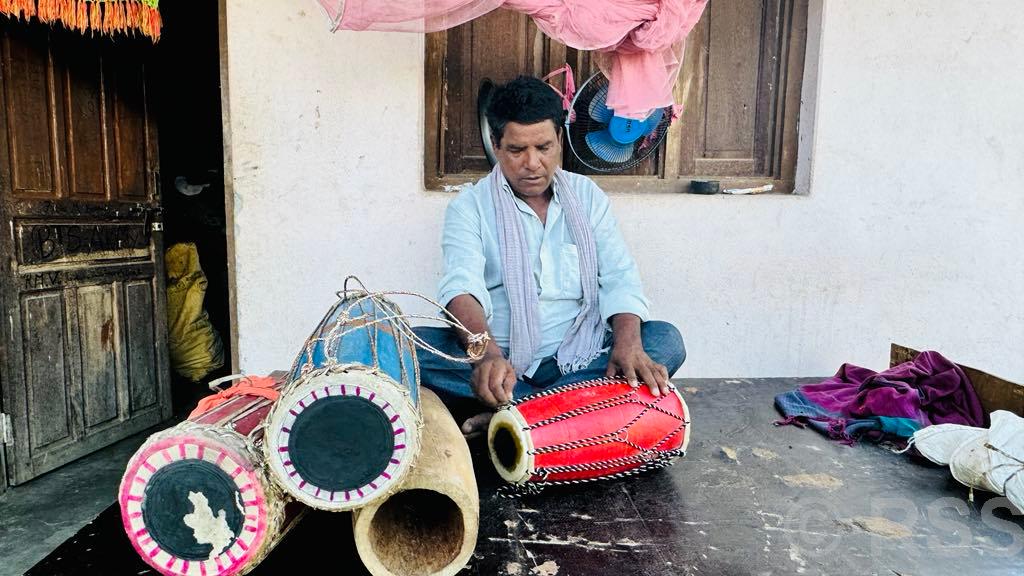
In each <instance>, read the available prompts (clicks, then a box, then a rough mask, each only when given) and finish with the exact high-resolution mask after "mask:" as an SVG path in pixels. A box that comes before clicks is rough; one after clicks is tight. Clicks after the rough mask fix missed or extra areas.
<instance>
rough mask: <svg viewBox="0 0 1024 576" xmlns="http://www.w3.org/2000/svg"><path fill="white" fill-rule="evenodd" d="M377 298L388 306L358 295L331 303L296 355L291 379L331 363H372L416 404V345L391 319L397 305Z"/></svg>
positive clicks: (395, 314) (369, 364) (395, 312)
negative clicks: (384, 306)
mask: <svg viewBox="0 0 1024 576" xmlns="http://www.w3.org/2000/svg"><path fill="white" fill-rule="evenodd" d="M380 300H382V301H383V302H384V303H385V305H386V306H387V307H388V309H382V306H379V305H377V304H376V303H375V302H374V301H373V300H371V299H368V298H362V297H358V296H350V297H348V298H343V299H341V300H339V301H338V302H337V303H336V304H335V305H334V306H332V307H331V309H330V310H329V311H328V312H327V315H325V316H324V318H323V320H321V321H320V325H319V326H318V327H317V329H316V331H315V332H314V333H313V334H312V335H311V336H310V337H309V339H308V340H307V341H306V342H307V345H306V346H304V347H303V350H302V351H301V352H300V353H299V356H298V358H296V360H295V364H294V365H293V366H292V374H291V379H292V380H293V381H294V380H297V379H299V378H300V377H301V376H302V374H303V372H308V371H310V370H314V369H316V368H323V367H324V366H326V365H327V364H328V363H331V362H333V363H337V364H362V365H363V366H373V367H376V368H378V369H379V370H381V371H382V372H384V373H385V374H387V375H388V376H390V377H391V379H392V380H394V381H395V382H397V383H398V384H399V385H401V386H402V387H404V388H406V389H408V390H409V393H410V395H411V396H412V399H413V402H414V403H415V404H419V374H418V373H417V364H416V347H415V346H414V345H413V343H412V342H411V341H410V340H409V338H407V337H406V336H405V335H403V334H401V333H400V332H399V331H398V330H396V326H395V325H394V322H393V321H392V320H393V319H394V318H395V317H396V316H399V315H401V311H400V310H399V309H398V306H397V305H396V304H394V303H392V302H390V301H388V300H384V299H383V298H381V299H380ZM339 327H341V328H342V330H340V332H342V334H341V335H338V332H339ZM332 335H333V336H332Z"/></svg>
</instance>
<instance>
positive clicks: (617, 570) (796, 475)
mask: <svg viewBox="0 0 1024 576" xmlns="http://www.w3.org/2000/svg"><path fill="white" fill-rule="evenodd" d="M802 382H805V381H799V380H792V379H761V380H744V379H730V380H681V381H678V382H677V386H679V387H680V389H681V390H682V391H683V393H684V397H685V398H686V399H687V403H688V404H689V406H690V410H691V415H692V419H693V422H694V424H693V428H692V433H693V435H692V438H693V440H692V442H691V444H690V448H689V452H688V454H687V456H686V457H685V458H684V459H682V460H680V461H679V462H678V463H677V464H676V465H675V466H673V467H671V468H669V469H667V470H664V471H658V472H654V473H649V474H646V475H644V476H641V477H637V478H633V479H628V480H620V481H614V482H605V483H599V484H593V485H589V486H584V487H572V488H559V489H548V490H546V491H544V492H543V493H541V494H540V495H536V496H529V497H524V498H522V499H519V500H508V499H503V498H500V497H498V496H497V495H496V494H495V488H496V486H497V485H498V484H499V482H498V480H497V478H496V475H495V473H494V472H493V469H492V468H491V467H490V465H489V462H488V461H487V459H486V456H485V454H484V451H485V446H483V445H482V443H474V444H471V450H472V452H473V454H474V459H475V464H476V466H477V476H478V478H479V481H480V501H481V523H480V534H479V539H478V544H477V549H476V554H475V555H474V557H473V560H472V561H471V563H470V566H469V568H468V569H467V570H466V571H464V572H463V574H473V575H487V576H492V575H495V574H502V575H508V576H534V575H538V576H539V575H542V574H549V575H550V574H555V573H556V572H554V571H553V570H555V569H557V574H559V575H562V576H566V575H584V576H598V575H604V574H617V575H632V574H635V575H641V574H643V575H662V576H669V575H682V574H693V575H700V574H722V575H727V576H739V575H747V574H750V575H754V574H757V575H766V574H776V575H781V574H844V575H846V574H856V575H868V574H879V575H886V576H892V575H911V574H913V575H915V576H921V575H930V574H936V575H939V574H942V575H946V574H958V575H960V576H967V575H974V574H979V575H981V574H984V575H986V576H989V575H991V576H999V575H1004V574H1005V575H1015V576H1016V575H1020V574H1024V516H1014V515H1013V512H1012V511H1011V510H1010V509H1009V508H1007V501H1006V500H1005V499H1004V498H996V497H992V496H991V495H984V494H980V493H979V494H977V495H976V498H975V500H974V502H969V501H968V500H967V490H966V489H965V488H963V487H962V486H960V485H959V484H957V483H956V482H955V481H954V480H952V478H951V477H950V475H949V472H948V470H946V469H943V468H939V467H932V466H925V465H922V464H920V463H918V462H917V461H914V460H911V459H909V458H908V457H907V456H906V455H897V454H893V453H891V452H889V451H887V450H885V449H884V448H881V447H878V446H874V445H860V446H855V447H847V446H842V445H839V444H836V443H833V442H830V441H828V440H827V439H825V438H824V437H822V436H820V435H818V434H817V433H815V432H813V431H810V430H802V429H798V428H795V427H781V428H776V427H774V426H773V425H772V422H773V421H775V420H776V419H777V418H778V415H777V414H776V412H775V410H774V408H773V406H772V399H773V397H774V395H775V394H777V393H779V392H782V391H785V390H788V389H791V388H793V387H795V386H796V385H798V384H800V383H802ZM141 440H142V438H141V437H140V438H133V439H131V440H128V441H125V442H122V443H121V444H119V445H117V446H115V447H113V448H111V449H108V450H106V451H104V452H102V453H99V454H96V455H94V456H93V457H91V458H88V459H86V460H83V461H81V462H78V463H75V464H73V465H71V466H68V467H65V468H62V469H60V470H58V471H56V472H54V473H52V474H50V475H47V476H46V477H44V478H41V479H39V480H38V481H36V482H33V483H31V484H29V485H28V486H25V487H22V488H16V489H14V490H12V491H10V492H8V493H7V494H6V495H4V496H3V497H0V555H2V557H3V558H4V559H5V562H4V563H3V565H2V566H0V572H2V573H4V574H7V573H10V574H20V573H21V571H23V570H25V569H27V568H29V567H30V566H32V564H33V563H34V562H35V561H37V560H39V559H40V558H42V557H43V556H46V555H47V553H49V552H51V551H53V552H52V553H51V554H49V556H48V557H47V558H45V559H44V560H43V561H42V562H40V563H39V564H37V565H36V566H35V567H34V568H32V569H31V571H30V574H32V575H35V574H47V575H49V574H104V575H106V574H111V575H114V574H143V573H153V572H152V571H148V570H147V566H146V565H145V564H143V563H142V562H141V560H139V559H138V557H136V556H135V555H134V553H133V552H132V550H131V548H130V546H129V544H128V542H127V539H126V538H125V536H124V534H123V532H121V530H122V528H121V526H120V517H119V514H118V510H117V507H116V505H111V504H110V503H111V502H113V499H114V492H115V488H116V485H117V481H118V479H119V477H120V475H121V473H122V471H123V467H124V464H125V462H126V460H127V458H128V457H129V456H130V453H131V452H132V450H133V449H134V447H135V446H136V445H138V444H139V443H140V442H141ZM104 509H105V510H104ZM101 510H103V512H102V514H100V516H99V517H98V518H97V519H96V520H95V521H94V522H92V523H91V524H89V525H88V526H86V527H85V528H83V529H82V530H81V531H80V532H78V534H77V535H75V536H74V537H73V538H71V539H70V540H68V541H67V542H66V543H64V544H63V545H61V546H60V547H59V548H58V547H57V545H58V544H60V543H61V542H62V541H63V540H65V539H67V538H69V537H70V536H72V535H73V534H75V531H76V529H77V528H79V527H82V526H83V525H85V523H86V522H87V521H88V520H89V519H91V518H92V517H93V516H95V515H96V513H97V512H100V511H101ZM317 550H330V552H331V558H332V561H333V563H334V564H335V565H336V566H337V567H338V568H339V572H340V573H346V574H365V571H364V570H363V569H362V567H361V565H360V563H359V560H358V557H357V556H356V555H355V552H354V546H352V544H351V525H350V520H349V518H348V515H344V514H342V515H339V514H329V513H315V514H310V515H308V516H307V517H306V519H305V520H303V521H302V522H301V523H300V524H299V526H298V527H297V528H296V529H295V530H293V531H292V532H291V533H290V534H289V536H288V537H287V538H285V540H284V541H283V542H282V543H281V544H280V545H279V546H278V548H277V549H276V550H275V551H274V553H272V554H271V555H270V557H269V558H268V559H267V560H266V561H265V562H264V563H263V564H262V565H261V566H260V567H259V568H257V569H256V570H255V571H253V572H252V574H279V573H287V572H288V571H294V568H295V558H297V557H301V556H307V557H308V555H309V554H310V553H311V551H317ZM7 570H10V572H8V571H7Z"/></svg>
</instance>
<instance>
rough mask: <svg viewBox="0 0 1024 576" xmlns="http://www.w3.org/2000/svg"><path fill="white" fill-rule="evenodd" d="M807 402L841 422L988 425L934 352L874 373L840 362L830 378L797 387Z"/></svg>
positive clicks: (968, 389) (965, 384)
mask: <svg viewBox="0 0 1024 576" xmlns="http://www.w3.org/2000/svg"><path fill="white" fill-rule="evenodd" d="M800 391H801V392H803V394H804V395H805V396H806V397H807V399H808V400H810V401H811V402H813V403H815V404H817V405H819V406H821V407H822V408H824V409H825V410H828V411H829V412H835V413H837V414H841V415H842V416H844V417H845V418H868V417H872V416H890V417H895V418H910V419H912V420H915V421H917V422H919V423H920V424H921V425H922V426H930V425H932V424H964V425H967V426H979V427H987V426H988V415H987V414H986V413H985V411H984V410H982V408H981V402H980V401H979V400H978V395H977V393H975V391H974V387H973V386H972V385H971V382H970V380H968V379H967V375H966V374H964V371H963V370H961V369H960V367H959V366H957V365H956V364H954V363H952V362H950V361H949V360H947V359H946V358H944V357H943V356H942V355H941V354H939V353H938V352H930V351H928V352H921V353H920V354H918V355H917V357H916V358H914V359H913V360H911V361H910V362H904V363H903V364H900V365H898V366H893V367H892V368H889V369H888V370H886V371H884V372H875V371H873V370H869V369H867V368H861V367H860V366H854V365H852V364H843V365H842V366H841V367H840V368H839V372H837V373H836V375H835V376H834V377H832V378H829V379H828V380H825V381H824V382H821V383H819V384H809V385H806V386H802V387H800Z"/></svg>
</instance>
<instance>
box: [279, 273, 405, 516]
mask: <svg viewBox="0 0 1024 576" xmlns="http://www.w3.org/2000/svg"><path fill="white" fill-rule="evenodd" d="M347 294H349V295H348V296H347V297H345V298H342V299H341V300H340V301H339V302H337V303H336V304H335V305H334V306H333V307H332V308H331V309H330V310H329V311H328V313H327V315H325V316H324V319H323V320H322V321H321V322H320V325H319V326H318V327H317V329H316V330H315V331H314V332H313V334H312V335H311V336H310V338H309V339H308V340H307V342H306V345H305V346H304V347H303V350H302V351H301V352H300V353H299V355H298V358H297V359H296V361H295V366H294V367H293V369H292V373H291V381H290V382H289V384H288V385H287V386H286V387H285V389H284V390H283V391H282V394H281V398H280V400H278V402H277V404H276V405H275V407H274V410H273V412H272V413H271V415H270V418H269V421H268V425H267V432H266V437H267V442H266V444H265V450H266V456H267V462H268V465H269V468H270V472H271V476H272V477H273V479H274V481H275V482H276V483H278V484H279V485H280V486H281V487H282V488H283V489H284V490H285V491H286V492H288V493H289V494H290V495H291V496H293V497H294V498H295V499H297V500H299V501H301V502H303V503H304V504H307V505H309V506H312V507H314V508H319V509H322V510H334V511H340V510H351V509H354V508H358V507H360V506H364V505H366V504H368V503H369V502H372V501H374V500H375V499H377V498H379V497H381V496H384V495H386V494H388V493H389V491H391V490H392V489H393V488H394V486H395V485H396V484H397V483H398V482H400V481H401V480H402V478H403V477H404V476H405V475H406V474H407V473H408V470H409V468H410V466H411V465H412V461H413V460H414V459H415V457H416V454H417V452H418V449H419V434H420V415H419V408H418V402H419V391H418V385H419V378H418V372H417V370H418V368H417V365H416V352H415V347H414V345H413V343H412V341H411V340H410V339H409V338H408V337H406V336H405V335H404V334H403V333H402V331H401V330H399V327H398V323H397V322H396V321H395V320H392V319H393V318H395V317H396V316H398V315H399V314H400V312H399V310H398V307H397V306H396V305H394V304H392V303H390V302H388V301H386V300H384V299H383V298H378V299H369V298H365V297H364V295H362V293H354V294H353V293H347Z"/></svg>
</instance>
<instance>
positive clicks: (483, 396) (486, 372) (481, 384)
mask: <svg viewBox="0 0 1024 576" xmlns="http://www.w3.org/2000/svg"><path fill="white" fill-rule="evenodd" d="M472 385H473V392H474V393H475V394H476V397H477V398H479V399H480V401H481V402H483V403H484V404H486V405H487V406H490V407H492V408H496V407H498V406H499V405H501V404H505V403H508V402H510V401H511V400H512V389H513V388H514V387H515V385H516V371H515V369H514V368H512V364H511V363H510V362H509V361H508V360H507V359H506V358H505V356H504V355H502V354H501V353H500V352H488V353H487V354H485V355H484V357H483V359H481V360H480V361H479V362H477V363H476V364H475V365H474V366H473V376H472Z"/></svg>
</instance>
